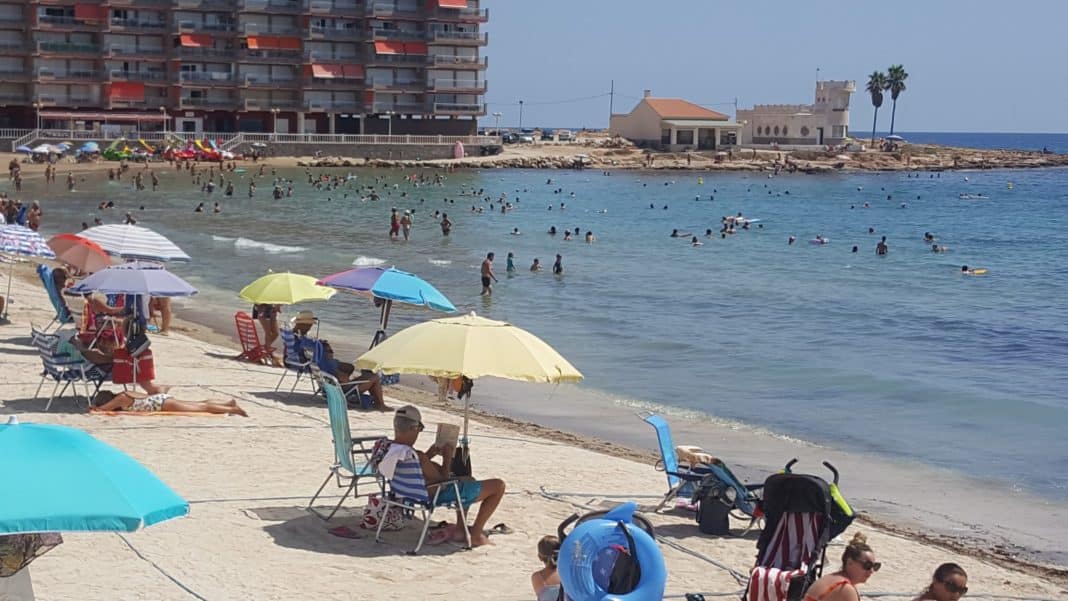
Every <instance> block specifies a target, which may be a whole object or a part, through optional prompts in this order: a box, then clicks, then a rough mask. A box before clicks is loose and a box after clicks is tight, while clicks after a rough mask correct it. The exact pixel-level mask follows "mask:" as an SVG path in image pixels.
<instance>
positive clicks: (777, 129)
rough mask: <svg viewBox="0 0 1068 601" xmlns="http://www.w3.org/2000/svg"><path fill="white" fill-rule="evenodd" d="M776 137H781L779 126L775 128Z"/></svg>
mask: <svg viewBox="0 0 1068 601" xmlns="http://www.w3.org/2000/svg"><path fill="white" fill-rule="evenodd" d="M775 135H776V136H777V135H779V126H778V125H776V126H775Z"/></svg>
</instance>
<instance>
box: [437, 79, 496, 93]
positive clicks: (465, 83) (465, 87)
mask: <svg viewBox="0 0 1068 601" xmlns="http://www.w3.org/2000/svg"><path fill="white" fill-rule="evenodd" d="M429 88H430V90H431V91H433V92H442V93H450V94H485V93H486V82H484V81H475V80H473V79H434V80H432V81H431V82H430V85H429Z"/></svg>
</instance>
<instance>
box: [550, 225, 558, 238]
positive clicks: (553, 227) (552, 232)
mask: <svg viewBox="0 0 1068 601" xmlns="http://www.w3.org/2000/svg"><path fill="white" fill-rule="evenodd" d="M549 235H550V236H555V235H556V226H555V225H554V226H551V227H549Z"/></svg>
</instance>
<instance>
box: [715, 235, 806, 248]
mask: <svg viewBox="0 0 1068 601" xmlns="http://www.w3.org/2000/svg"><path fill="white" fill-rule="evenodd" d="M723 237H724V238H726V237H727V236H726V235H724V236H723ZM796 241H797V238H796V237H795V236H790V238H789V239H788V240H787V241H786V244H787V246H790V245H793V243H794V242H796Z"/></svg>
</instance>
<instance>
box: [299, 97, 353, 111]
mask: <svg viewBox="0 0 1068 601" xmlns="http://www.w3.org/2000/svg"><path fill="white" fill-rule="evenodd" d="M304 110H306V111H308V112H309V113H359V112H362V111H363V103H362V102H359V101H358V100H336V99H335V100H305V101H304Z"/></svg>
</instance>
